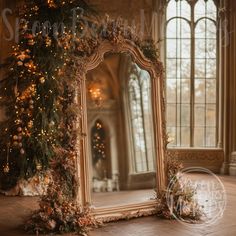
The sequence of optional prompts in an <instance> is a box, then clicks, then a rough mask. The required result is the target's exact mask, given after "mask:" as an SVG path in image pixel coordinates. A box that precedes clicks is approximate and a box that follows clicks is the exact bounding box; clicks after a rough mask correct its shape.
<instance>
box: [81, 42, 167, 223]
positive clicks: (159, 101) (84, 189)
mask: <svg viewBox="0 0 236 236" xmlns="http://www.w3.org/2000/svg"><path fill="white" fill-rule="evenodd" d="M106 53H129V54H130V55H131V56H132V59H133V61H134V62H135V63H136V64H137V65H138V66H139V67H140V68H142V69H144V70H146V71H148V72H149V74H150V77H151V85H152V108H153V109H152V110H153V126H154V141H155V148H156V150H155V153H156V156H157V157H156V167H157V168H156V170H155V171H156V185H157V188H156V191H157V194H158V193H161V192H162V191H164V190H165V187H166V175H165V173H166V172H165V154H166V128H165V105H164V104H165V103H164V81H163V77H162V71H160V68H158V63H159V65H161V63H160V62H158V61H151V60H149V59H148V58H147V57H145V56H144V54H143V52H142V51H141V49H140V48H139V47H138V46H137V45H136V44H135V43H134V42H133V41H131V40H128V39H124V40H122V41H119V42H116V41H112V40H111V41H109V40H107V39H103V40H101V42H99V46H98V47H97V48H96V49H95V50H94V53H93V54H92V56H89V57H85V58H84V59H83V60H82V61H81V60H80V62H79V66H78V71H79V73H78V77H79V78H78V81H79V88H78V96H77V99H78V103H79V105H80V106H81V109H82V114H81V117H80V118H79V122H78V125H79V126H80V131H81V137H80V138H79V140H78V143H77V154H78V158H77V171H78V178H79V187H78V194H77V202H78V203H79V204H81V205H82V206H89V207H90V208H91V210H92V213H93V214H94V215H95V217H97V218H102V219H103V221H105V222H108V221H113V220H118V219H124V218H127V217H128V218H131V217H139V216H144V215H151V214H154V212H155V210H156V207H157V202H156V200H150V201H148V202H144V203H139V204H128V205H124V206H113V207H99V208H92V207H91V206H90V203H91V188H90V174H91V173H89V171H90V167H89V164H90V161H89V153H88V150H89V149H88V132H89V131H88V127H87V99H86V96H87V94H86V91H87V90H86V73H87V72H88V71H90V70H92V69H94V68H96V67H97V66H99V64H100V63H101V62H102V61H103V60H104V55H105V54H106ZM157 62H158V63H157Z"/></svg>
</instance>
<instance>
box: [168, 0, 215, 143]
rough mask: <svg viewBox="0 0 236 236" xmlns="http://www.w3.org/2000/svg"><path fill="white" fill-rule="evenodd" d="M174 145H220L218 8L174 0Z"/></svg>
mask: <svg viewBox="0 0 236 236" xmlns="http://www.w3.org/2000/svg"><path fill="white" fill-rule="evenodd" d="M166 9H167V10H166V11H167V12H166V17H167V19H166V87H167V132H168V134H169V138H170V143H169V146H180V147H215V146H216V145H217V138H216V137H217V128H216V117H217V114H216V112H217V99H216V98H217V56H218V55H217V7H216V5H215V3H214V1H213V0H197V1H187V0H169V1H168V5H167V8H166Z"/></svg>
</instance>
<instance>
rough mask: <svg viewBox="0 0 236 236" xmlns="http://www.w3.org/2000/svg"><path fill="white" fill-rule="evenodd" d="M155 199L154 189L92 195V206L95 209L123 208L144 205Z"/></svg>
mask: <svg viewBox="0 0 236 236" xmlns="http://www.w3.org/2000/svg"><path fill="white" fill-rule="evenodd" d="M154 198H155V191H154V190H153V189H143V190H130V191H119V192H103V193H92V205H94V206H95V207H104V206H122V205H127V204H132V203H133V204H134V203H135V204H136V203H142V202H146V201H149V200H150V199H154Z"/></svg>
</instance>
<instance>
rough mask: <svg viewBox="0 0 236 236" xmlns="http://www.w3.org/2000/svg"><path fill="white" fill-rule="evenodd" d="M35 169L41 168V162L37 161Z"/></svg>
mask: <svg viewBox="0 0 236 236" xmlns="http://www.w3.org/2000/svg"><path fill="white" fill-rule="evenodd" d="M36 169H37V170H42V164H41V163H40V162H38V163H37V164H36Z"/></svg>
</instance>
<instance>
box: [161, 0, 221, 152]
mask: <svg viewBox="0 0 236 236" xmlns="http://www.w3.org/2000/svg"><path fill="white" fill-rule="evenodd" d="M170 1H173V0H167V1H166V2H165V10H164V15H163V16H164V17H163V19H164V24H163V26H164V27H163V28H164V45H163V47H164V49H163V52H164V58H163V59H164V63H165V67H166V65H167V39H168V38H167V27H168V24H169V22H170V21H171V20H173V19H182V20H185V21H186V22H187V23H188V25H189V27H190V36H191V39H190V142H189V143H190V145H189V146H186V145H181V143H180V145H178V143H176V144H175V145H171V146H169V145H168V148H174V149H216V148H219V145H220V142H221V141H220V140H219V127H218V123H219V119H220V117H219V115H220V114H219V110H220V109H219V106H220V98H219V94H220V90H219V83H220V81H219V80H220V74H219V72H220V71H219V61H220V58H219V55H220V54H219V51H220V46H219V42H220V34H219V22H220V19H219V16H218V13H219V7H218V5H217V4H216V2H215V1H214V0H213V2H214V4H215V6H216V10H217V17H216V21H214V19H212V18H210V17H205V16H203V17H200V18H199V19H197V20H196V21H195V9H194V8H195V5H196V4H197V2H198V1H199V0H193V1H192V0H186V1H187V3H188V4H189V6H190V11H191V12H190V14H191V15H190V20H188V19H187V18H185V17H182V16H174V17H171V18H170V19H168V20H167V7H168V4H169V2H170ZM177 1H182V0H177ZM204 19H205V20H210V21H211V22H213V23H214V24H215V26H216V46H217V48H216V78H215V79H216V103H215V106H216V116H215V119H216V124H215V146H207V145H206V141H205V144H204V146H195V145H194V129H195V104H196V103H195V79H196V78H195V60H196V57H195V49H196V44H195V40H196V35H195V30H196V26H197V24H198V23H199V22H200V21H201V20H204ZM193 36H194V37H193ZM205 79H206V78H205ZM205 83H206V82H205ZM205 86H206V85H205ZM166 88H167V86H166ZM166 95H167V91H166ZM166 104H168V102H167V98H166ZM181 104H182V103H180V104H179V105H181ZM204 104H205V107H206V105H207V104H208V103H206V101H205V102H204ZM177 109H178V108H177ZM205 109H206V108H205ZM166 117H167V114H166ZM176 124H177V123H176ZM205 126H206V124H205ZM167 127H168V125H167ZM175 127H176V128H177V125H176V126H175ZM180 128H181V127H180ZM205 132H206V131H205ZM204 136H205V137H206V134H205V135H204ZM180 141H181V140H180Z"/></svg>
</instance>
